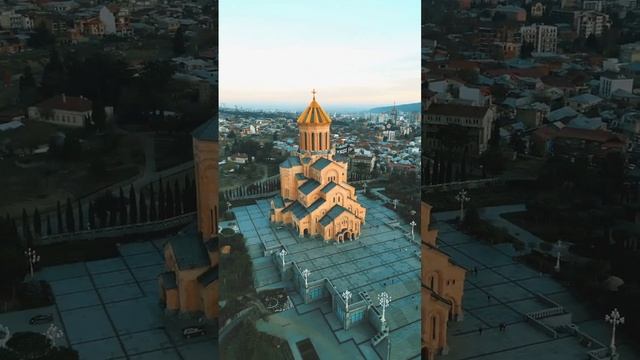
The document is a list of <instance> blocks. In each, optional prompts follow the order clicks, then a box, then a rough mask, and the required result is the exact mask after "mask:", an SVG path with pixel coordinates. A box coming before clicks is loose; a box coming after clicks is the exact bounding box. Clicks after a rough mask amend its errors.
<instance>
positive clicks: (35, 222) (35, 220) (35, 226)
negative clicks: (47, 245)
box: [33, 208, 42, 236]
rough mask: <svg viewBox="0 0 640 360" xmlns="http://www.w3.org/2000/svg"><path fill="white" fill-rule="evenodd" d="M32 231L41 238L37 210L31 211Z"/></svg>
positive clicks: (40, 223)
mask: <svg viewBox="0 0 640 360" xmlns="http://www.w3.org/2000/svg"><path fill="white" fill-rule="evenodd" d="M33 230H34V232H35V233H36V235H38V236H42V219H40V212H39V211H38V208H36V209H35V210H34V211H33Z"/></svg>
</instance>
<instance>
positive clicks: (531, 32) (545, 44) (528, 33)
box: [520, 24, 558, 53]
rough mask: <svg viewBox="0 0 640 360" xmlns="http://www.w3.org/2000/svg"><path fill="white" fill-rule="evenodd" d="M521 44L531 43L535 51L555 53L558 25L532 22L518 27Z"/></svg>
mask: <svg viewBox="0 0 640 360" xmlns="http://www.w3.org/2000/svg"><path fill="white" fill-rule="evenodd" d="M520 34H521V37H520V39H521V42H522V44H523V45H524V44H531V45H532V46H533V51H534V52H537V53H555V52H556V51H557V50H558V27H557V26H554V25H539V24H533V25H530V26H523V27H522V28H520Z"/></svg>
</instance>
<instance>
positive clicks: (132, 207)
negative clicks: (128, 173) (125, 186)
mask: <svg viewBox="0 0 640 360" xmlns="http://www.w3.org/2000/svg"><path fill="white" fill-rule="evenodd" d="M137 223H138V200H137V199H136V191H135V189H134V188H133V184H132V185H131V186H130V187H129V224H137Z"/></svg>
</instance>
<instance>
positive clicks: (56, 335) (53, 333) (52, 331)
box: [43, 324, 64, 346]
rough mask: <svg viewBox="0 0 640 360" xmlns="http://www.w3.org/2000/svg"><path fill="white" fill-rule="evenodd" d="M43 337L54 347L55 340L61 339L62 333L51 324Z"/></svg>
mask: <svg viewBox="0 0 640 360" xmlns="http://www.w3.org/2000/svg"><path fill="white" fill-rule="evenodd" d="M43 335H44V336H46V337H47V338H48V339H49V340H51V345H53V346H56V340H57V339H60V338H61V337H63V336H64V333H63V332H62V330H60V329H59V328H58V327H57V326H56V325H55V324H51V325H49V328H48V329H47V331H46V332H45V333H44V334H43Z"/></svg>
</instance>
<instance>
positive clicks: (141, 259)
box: [0, 240, 218, 360]
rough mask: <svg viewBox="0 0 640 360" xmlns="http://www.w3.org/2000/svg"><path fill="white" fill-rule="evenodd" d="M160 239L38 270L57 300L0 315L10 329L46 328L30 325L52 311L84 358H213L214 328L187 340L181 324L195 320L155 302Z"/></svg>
mask: <svg viewBox="0 0 640 360" xmlns="http://www.w3.org/2000/svg"><path fill="white" fill-rule="evenodd" d="M162 243H163V241H161V240H158V241H153V242H151V241H149V242H137V243H129V244H123V245H121V246H120V247H119V251H120V254H121V256H120V257H117V258H111V259H106V260H98V261H90V262H80V263H74V264H67V265H60V266H54V267H48V268H44V269H42V271H40V272H39V273H37V274H36V278H37V279H41V280H46V281H48V282H49V284H51V288H52V291H53V293H54V296H55V299H56V304H55V305H54V306H50V307H47V308H40V309H31V310H27V311H21V312H12V313H5V314H0V323H1V324H4V325H6V326H8V327H9V328H10V329H11V331H12V332H13V333H15V332H18V331H37V332H44V331H45V330H46V328H47V327H48V324H47V325H38V326H32V325H29V318H30V317H31V316H33V315H35V314H53V315H54V319H55V323H56V325H57V326H58V327H59V328H61V329H62V330H63V331H64V334H65V337H64V338H63V339H61V340H59V341H58V344H65V345H70V346H71V347H72V348H74V349H75V350H77V351H78V352H79V354H80V359H82V360H105V359H132V360H133V359H136V360H142V359H149V360H178V359H189V360H191V359H196V360H199V359H202V360H205V359H206V360H210V359H217V358H218V357H217V354H218V345H217V339H216V337H215V336H216V334H217V327H209V329H208V330H209V332H208V335H207V336H206V337H201V338H193V339H190V340H186V339H184V338H183V336H182V334H181V329H182V328H183V327H185V326H189V325H194V324H198V320H194V319H186V318H185V319H182V318H178V317H177V316H167V315H165V314H164V309H162V308H161V307H160V305H159V301H158V300H159V299H158V291H159V290H158V280H157V276H158V274H159V273H160V272H161V271H163V259H162V250H161V249H162Z"/></svg>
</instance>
